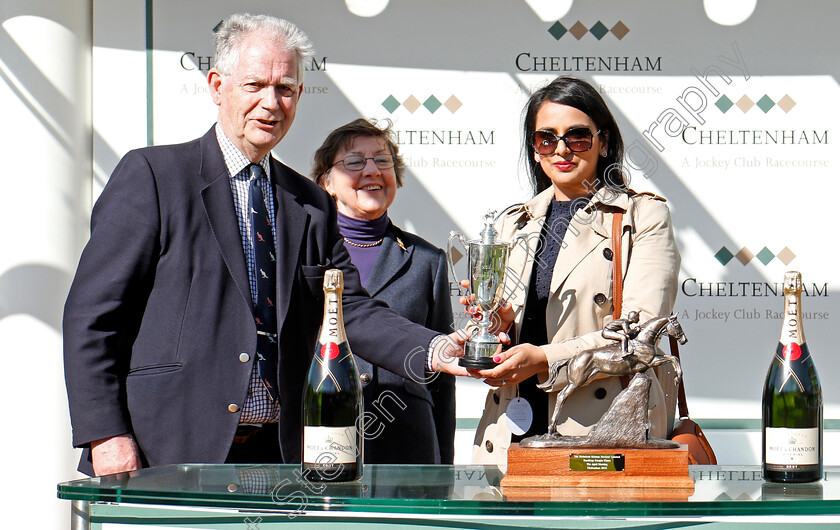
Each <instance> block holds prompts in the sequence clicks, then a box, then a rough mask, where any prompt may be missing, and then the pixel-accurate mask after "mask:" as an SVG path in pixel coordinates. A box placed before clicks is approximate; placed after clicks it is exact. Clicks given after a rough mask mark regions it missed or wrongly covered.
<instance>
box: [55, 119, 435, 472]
mask: <svg viewBox="0 0 840 530" xmlns="http://www.w3.org/2000/svg"><path fill="white" fill-rule="evenodd" d="M270 173H271V181H272V184H273V185H274V194H275V203H276V207H277V226H276V232H277V237H276V243H275V244H276V247H277V304H276V307H277V322H278V328H279V329H278V334H279V337H278V340H279V351H280V355H279V362H278V383H279V385H278V386H279V390H280V406H281V412H280V429H279V431H280V440H279V449H280V451H281V452H282V456H283V460H284V461H285V462H298V461H300V457H301V453H300V444H301V393H302V389H303V383H304V379H305V377H306V372H307V370H308V367H309V362H310V360H311V358H312V354H313V351H314V348H315V342H316V338H317V332H318V328H319V325H320V323H321V316H322V311H323V290H322V287H323V276H324V272H325V271H326V270H327V269H329V268H334V267H335V268H339V269H341V270H342V271H343V272H344V281H345V290H344V317H345V324H346V328H347V333H348V337H349V340H350V342H351V344H352V347H353V348H354V349H357V350H358V351H359V352H364V353H363V356H365V357H366V358H367V359H368V360H369V361H371V362H373V363H374V364H377V365H380V366H383V367H385V368H387V369H388V370H390V371H392V372H395V373H397V374H399V375H401V376H403V377H409V378H413V379H416V380H422V378H423V377H424V375H425V372H424V369H425V355H426V348H427V347H428V345H429V342H430V341H431V339H432V338H433V337H434V336H435V335H436V333H435V332H433V331H430V330H427V329H425V328H423V327H422V326H419V325H417V324H413V323H411V322H409V321H408V320H406V319H403V318H402V317H399V316H398V315H397V314H396V313H394V312H393V311H391V310H390V309H389V308H388V307H387V305H386V304H384V303H383V302H380V301H377V300H373V299H371V298H370V297H369V296H367V294H366V292H365V291H364V289H363V288H362V287H361V284H360V281H359V275H358V272H357V271H356V269H355V267H353V265H352V264H351V262H350V257H349V254H348V253H347V250H346V249H345V248H344V245H343V243H342V238H341V235H340V233H339V231H338V226H337V224H336V208H335V204H334V202H333V200H332V199H331V198H330V197H329V196H328V195H327V194H326V192H324V191H323V190H322V189H320V188H319V187H318V186H316V185H315V184H314V183H312V182H311V181H310V180H308V179H306V178H305V177H303V176H302V175H300V174H298V173H296V172H295V171H293V170H291V169H289V168H288V167H286V166H284V165H283V164H281V163H279V162H278V161H276V160H274V159H273V158H272V160H271V171H270ZM256 337H257V335H256V328H255V324H254V318H253V314H252V303H251V294H250V287H249V281H248V272H247V265H246V262H245V257H244V253H243V249H242V241H241V237H240V233H239V225H238V221H237V218H236V213H235V210H234V205H233V198H232V192H231V189H230V182H229V175H228V171H227V168H226V166H225V163H224V159H223V157H222V153H221V150H220V148H219V145H218V141H217V139H216V135H215V129H214V128H211V129H210V131H209V132H208V133H207V134H205V135H204V136H203V137H202V138H200V139H197V140H194V141H192V142H188V143H185V144H180V145H172V146H159V147H149V148H144V149H139V150H135V151H132V152H130V153H128V154H127V155H126V156H125V157H124V158H123V159H122V160H121V161H120V163H119V165H118V166H117V168H116V169H115V170H114V173H113V174H112V176H111V179H110V180H109V182H108V184H107V185H106V186H105V189H104V190H103V192H102V195H101V196H100V198H99V200H98V201H97V203H96V206H95V207H94V209H93V214H92V219H91V237H90V241H89V242H88V244H87V246H86V247H85V250H84V252H83V253H82V257H81V260H80V262H79V267H78V270H77V272H76V276H75V279H74V281H73V284H72V286H71V289H70V294H69V296H68V299H67V303H66V305H65V312H64V364H65V380H66V384H67V391H68V397H69V405H70V418H71V423H72V426H73V444H74V446H76V447H85V448H86V449H85V452H84V454H83V455H82V462H81V464H80V467H79V469H80V470H81V471H83V472H85V473H88V474H91V473H92V467H91V464H90V457H89V449H88V448H89V444H90V442H92V441H95V440H99V439H102V438H106V437H110V436H115V435H118V434H121V433H126V432H130V433H132V434H133V435H134V436H135V438H136V440H137V442H138V445H139V448H140V450H141V453H142V457H143V459H144V462H145V463H146V464H148V465H150V466H157V465H162V464H168V463H183V462H207V463H214V462H224V460H225V458H226V456H227V454H228V451H229V449H230V446H231V443H232V440H233V436H234V433H235V431H236V428H237V425H238V423H239V415H240V412H238V410H239V409H241V406H242V404H243V402H244V401H245V396H246V394H247V389H248V382H249V378H250V377H251V369H252V364H251V363H253V362H254V358H255V351H256V343H257V339H256ZM243 353H245V354H247V355H242V354H243ZM243 359H247V361H245V362H243Z"/></svg>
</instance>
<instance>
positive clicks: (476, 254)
mask: <svg viewBox="0 0 840 530" xmlns="http://www.w3.org/2000/svg"><path fill="white" fill-rule="evenodd" d="M495 213H496V212H494V211H490V212H488V213H487V215H485V216H484V230H482V231H481V234H480V239H478V240H470V241H466V240H465V239H464V236H463V235H461V234H460V233H458V232H452V233H450V235H449V243H448V246H447V252H446V255H447V260H448V262H449V269H450V271H451V272H452V277H453V278H454V279H455V281H456V282H458V283H459V284H460V282H459V281H458V277H457V275H456V274H455V264H454V262H453V258H452V254H453V253H452V250H453V242H454V240H455V239H458V240H459V241H461V244H462V245H463V246H464V249H465V250H466V252H467V253H466V256H467V271H468V274H469V292H468V293H467V294H468V295H475V301H474V304H475V305H476V306H478V308H479V309H480V310H481V319H480V320H479V321H478V323H477V327H476V328H475V329H474V330H473V333H472V334H471V335H470V337H469V339H467V342H466V344H465V346H464V356H463V357H462V358H461V359H459V360H458V364H459V365H461V366H463V367H465V368H473V369H476V370H484V369H487V368H493V367H494V366H496V363H495V361H493V356H494V355H495V354H496V351H497V350H498V349H499V345H500V342H499V339H498V337H497V336H496V335H494V334H493V333H491V332H490V329H491V327H492V325H493V318H494V315H495V312H496V311H497V310H498V308H499V306H501V305H502V302H503V297H502V294H503V287H504V284H505V274H506V272H507V270H508V269H507V260H508V255H509V254H510V250H511V248H513V247H514V246H515V245H516V244H517V243H518V241H519V240H520V239H521V240H523V241H525V242H527V237H526V236H525V235H519V236H517V238H516V239H514V241H513V242H511V243H506V242H504V241H499V240H498V236H499V233H498V232H497V231H496V228H495V226H493V224H494V221H495ZM520 276H521V274H520Z"/></svg>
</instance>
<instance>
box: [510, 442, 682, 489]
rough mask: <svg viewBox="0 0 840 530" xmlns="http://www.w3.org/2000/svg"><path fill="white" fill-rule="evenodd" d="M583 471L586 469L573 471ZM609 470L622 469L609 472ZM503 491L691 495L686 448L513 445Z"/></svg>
mask: <svg viewBox="0 0 840 530" xmlns="http://www.w3.org/2000/svg"><path fill="white" fill-rule="evenodd" d="M609 462H613V464H608V463H609ZM581 466H583V467H584V468H588V469H584V470H573V469H572V468H573V467H575V468H578V469H579V468H580V467H581ZM609 467H623V470H620V471H611V470H607V469H608V468H609ZM501 486H502V487H503V488H506V489H509V490H510V492H514V491H515V490H514V489H513V488H516V489H517V490H518V489H519V488H551V489H552V490H553V489H554V488H585V489H592V488H633V489H640V488H645V489H652V488H655V489H659V490H682V491H680V492H679V496H680V497H682V496H683V495H685V497H686V498H687V497H688V495H690V494H691V493H692V492H693V491H694V481H693V480H691V477H690V476H689V474H688V446H686V445H681V446H680V447H679V448H676V449H620V448H597V449H591V448H589V449H575V448H567V447H562V448H561V447H550V448H548V447H547V448H528V449H526V448H522V447H519V444H512V445H511V446H510V449H508V467H507V473H505V476H504V478H502V482H501ZM503 493H505V494H507V492H505V491H503ZM661 493H662V492H661V491H660V492H658V493H657V492H653V493H652V495H654V496H655V495H658V494H660V495H661ZM552 497H553V495H552Z"/></svg>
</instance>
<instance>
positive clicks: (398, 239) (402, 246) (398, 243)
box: [396, 237, 408, 252]
mask: <svg viewBox="0 0 840 530" xmlns="http://www.w3.org/2000/svg"><path fill="white" fill-rule="evenodd" d="M396 239H397V245H399V246H400V248H401V249H403V252H408V251H407V250H406V249H405V245H404V244H403V242H402V239H400V238H399V237H398V238H396Z"/></svg>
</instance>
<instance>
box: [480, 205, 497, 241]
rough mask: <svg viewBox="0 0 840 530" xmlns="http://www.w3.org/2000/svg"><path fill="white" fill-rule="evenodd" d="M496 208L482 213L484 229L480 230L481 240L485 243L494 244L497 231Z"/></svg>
mask: <svg viewBox="0 0 840 530" xmlns="http://www.w3.org/2000/svg"><path fill="white" fill-rule="evenodd" d="M495 222H496V210H488V211H487V213H486V214H485V215H484V230H482V231H481V234H480V235H481V242H482V243H483V244H485V245H495V244H496V240H497V239H498V236H499V232H498V231H496V227H495Z"/></svg>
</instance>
